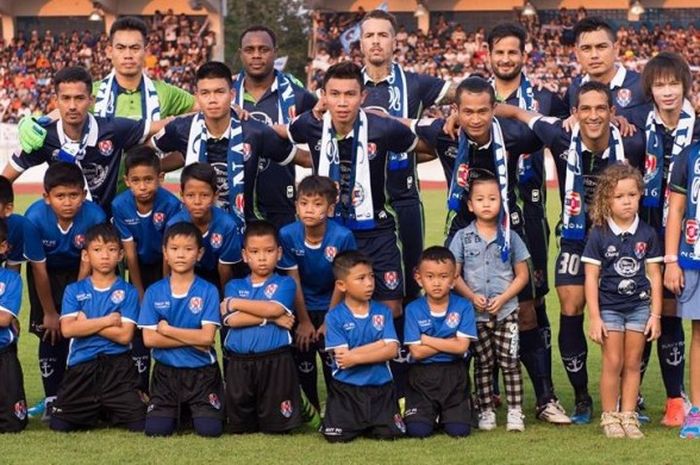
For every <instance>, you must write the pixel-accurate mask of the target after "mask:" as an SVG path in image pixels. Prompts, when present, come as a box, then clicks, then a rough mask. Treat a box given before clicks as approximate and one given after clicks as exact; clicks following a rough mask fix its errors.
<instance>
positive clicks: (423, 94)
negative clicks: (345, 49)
mask: <svg viewBox="0 0 700 465" xmlns="http://www.w3.org/2000/svg"><path fill="white" fill-rule="evenodd" d="M392 69H393V68H392ZM404 75H405V77H406V82H405V83H404V89H405V92H406V103H407V106H408V109H407V110H408V111H407V112H406V114H407V117H408V118H411V119H416V118H420V116H421V114H422V113H423V110H425V109H426V108H428V107H431V106H433V105H436V104H439V103H440V101H441V100H442V99H443V98H444V97H445V95H446V94H447V91H448V90H449V88H450V83H449V82H447V81H443V80H442V79H439V78H436V77H433V76H429V75H427V74H418V73H413V72H410V71H405V72H404ZM363 77H364V81H365V90H366V91H367V96H366V97H365V100H364V102H363V103H362V106H363V107H365V108H367V107H379V108H383V109H384V110H387V111H390V108H391V107H392V106H396V105H400V102H397V99H398V97H399V95H400V93H399V92H398V91H397V90H395V86H394V85H393V82H394V77H393V75H392V74H391V73H390V74H389V75H387V76H386V77H385V78H384V79H382V80H380V81H377V82H375V81H373V80H372V79H371V78H370V77H369V75H368V74H367V72H366V71H365V72H363ZM387 189H388V191H389V196H390V198H391V199H392V201H401V200H413V201H415V202H418V201H420V197H419V193H418V174H417V171H416V157H415V153H409V154H408V166H407V167H406V168H405V169H401V170H390V171H388V172H387Z"/></svg>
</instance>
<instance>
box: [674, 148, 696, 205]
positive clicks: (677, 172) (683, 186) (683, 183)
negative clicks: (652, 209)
mask: <svg viewBox="0 0 700 465" xmlns="http://www.w3.org/2000/svg"><path fill="white" fill-rule="evenodd" d="M692 148H693V145H691V146H690V147H686V148H684V149H683V150H682V151H681V153H680V154H678V158H677V159H676V161H675V162H674V163H673V170H672V171H671V182H670V186H669V187H670V189H671V191H673V192H675V193H677V194H683V195H687V193H688V157H690V151H691V149H692Z"/></svg>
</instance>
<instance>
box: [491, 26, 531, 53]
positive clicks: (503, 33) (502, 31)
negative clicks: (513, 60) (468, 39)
mask: <svg viewBox="0 0 700 465" xmlns="http://www.w3.org/2000/svg"><path fill="white" fill-rule="evenodd" d="M506 37H515V38H516V39H518V41H519V42H520V45H519V48H520V52H521V53H522V52H524V51H525V41H526V40H527V31H525V28H523V27H522V26H521V25H519V24H517V23H501V24H498V25H496V26H494V28H493V29H491V31H490V32H489V35H488V36H487V38H486V42H487V43H488V44H489V50H490V51H492V50H493V46H494V45H495V44H496V42H499V41H500V40H501V39H505V38H506Z"/></svg>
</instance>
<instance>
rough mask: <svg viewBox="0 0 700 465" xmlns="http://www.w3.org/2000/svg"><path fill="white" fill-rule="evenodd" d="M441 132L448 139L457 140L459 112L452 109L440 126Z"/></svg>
mask: <svg viewBox="0 0 700 465" xmlns="http://www.w3.org/2000/svg"><path fill="white" fill-rule="evenodd" d="M442 132H444V133H445V134H446V135H447V136H448V137H449V138H450V139H452V140H457V136H458V135H459V113H457V112H456V111H452V113H450V116H448V117H447V119H446V120H445V124H444V125H443V126H442Z"/></svg>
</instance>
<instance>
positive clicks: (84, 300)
mask: <svg viewBox="0 0 700 465" xmlns="http://www.w3.org/2000/svg"><path fill="white" fill-rule="evenodd" d="M122 255H123V252H122V248H121V241H120V240H119V235H118V234H117V231H116V230H115V229H114V227H113V226H112V225H109V224H99V225H96V226H93V227H91V228H90V229H88V231H87V233H86V234H85V248H84V249H83V252H82V260H84V261H87V262H89V264H90V268H91V273H90V276H89V277H87V278H85V279H82V280H80V281H78V282H75V283H72V284H69V285H68V287H66V290H65V293H64V295H63V304H62V306H61V333H62V334H63V337H65V338H66V339H70V340H71V343H70V349H69V352H68V361H67V364H68V368H67V369H66V373H65V375H64V376H63V380H62V381H61V385H60V386H59V389H58V395H57V397H56V400H55V402H54V403H53V406H52V412H51V423H50V427H51V429H53V430H55V431H64V432H68V431H74V430H78V429H87V428H93V427H95V426H97V423H98V421H99V420H100V418H107V419H108V421H109V423H110V424H111V425H114V426H121V427H125V428H127V429H128V430H130V431H143V425H144V419H145V418H146V404H145V403H144V401H143V399H142V395H141V392H140V391H139V389H138V383H139V375H138V370H137V369H136V367H135V366H134V364H133V362H132V360H131V353H130V349H131V340H132V338H133V336H134V329H135V328H136V320H137V319H138V313H139V298H138V293H137V292H136V289H134V287H133V286H132V285H131V284H128V283H127V282H125V281H124V280H123V279H122V278H121V277H119V276H118V275H117V266H118V264H119V262H120V261H121V259H122Z"/></svg>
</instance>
